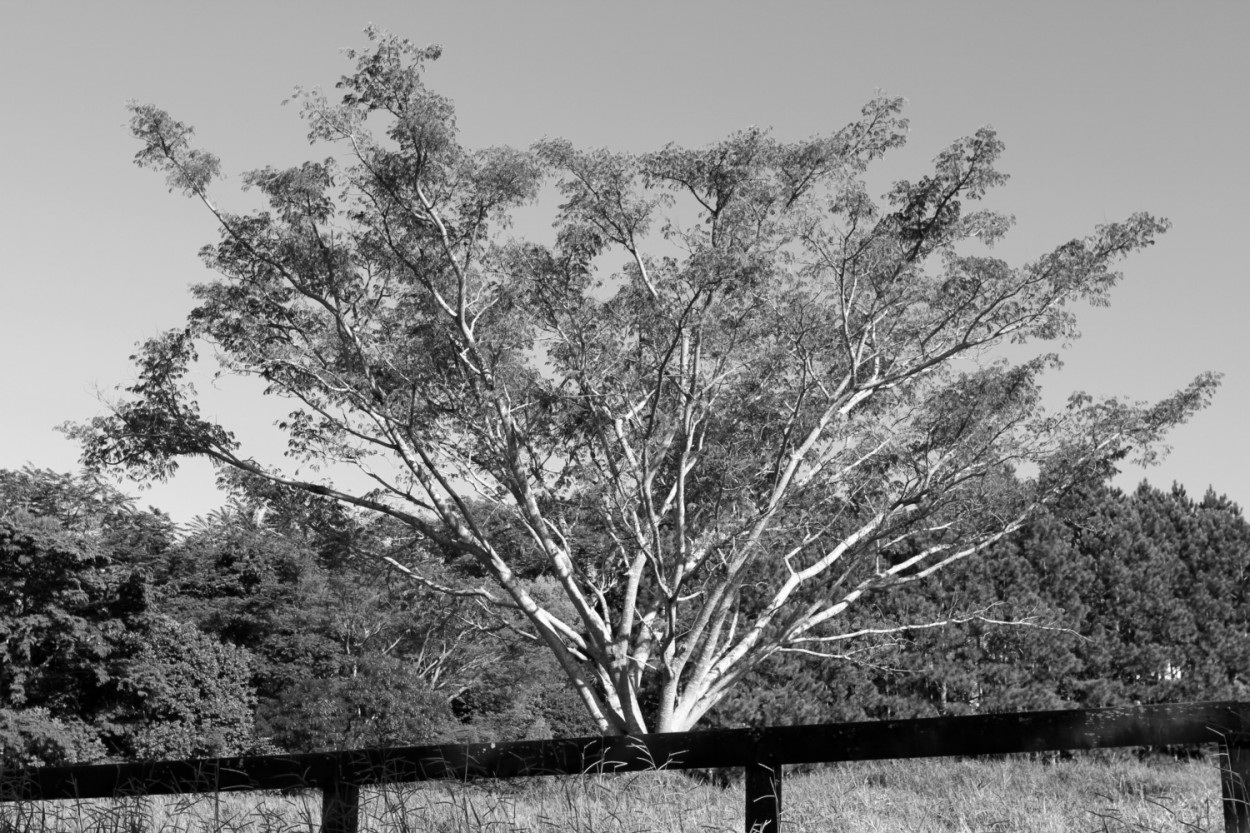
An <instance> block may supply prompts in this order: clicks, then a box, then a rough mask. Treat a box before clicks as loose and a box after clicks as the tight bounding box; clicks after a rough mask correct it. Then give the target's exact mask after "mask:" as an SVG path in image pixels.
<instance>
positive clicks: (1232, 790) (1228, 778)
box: [1220, 735, 1250, 833]
mask: <svg viewBox="0 0 1250 833" xmlns="http://www.w3.org/2000/svg"><path fill="white" fill-rule="evenodd" d="M1220 747H1221V749H1220V791H1221V792H1222V793H1223V798H1224V830H1225V831H1226V833H1250V745H1247V744H1245V743H1243V742H1242V736H1241V735H1233V736H1231V737H1230V738H1228V740H1227V741H1225V742H1222V743H1221V744H1220Z"/></svg>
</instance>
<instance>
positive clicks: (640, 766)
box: [0, 702, 1250, 833]
mask: <svg viewBox="0 0 1250 833" xmlns="http://www.w3.org/2000/svg"><path fill="white" fill-rule="evenodd" d="M1210 743H1214V744H1217V745H1219V748H1220V752H1221V756H1220V762H1221V763H1220V766H1221V785H1222V792H1223V803H1224V822H1225V829H1226V830H1227V831H1230V833H1250V803H1248V801H1250V793H1248V792H1247V784H1250V703H1243V702H1218V703H1184V704H1167V705H1152V706H1136V707H1132V708H1112V709H1080V710H1071V711H1045V712H1025V713H1019V714H989V715H974V716H968V717H939V718H925V719H919V720H885V721H871V722H862V723H835V724H819V725H811V726H774V727H768V728H760V729H717V730H710V731H702V732H678V733H670V734H655V735H641V736H637V737H588V738H568V739H554V740H542V741H521V742H517V743H479V744H455V745H440V746H409V747H392V748H386V749H360V750H350V751H342V752H323V753H309V754H298V755H265V756H254V757H235V758H206V759H197V760H183V761H144V762H138V763H122V764H97V765H91V766H69V767H45V768H41V769H32V770H13V769H10V770H0V801H43V800H49V799H64V798H112V797H119V796H134V795H172V794H181V793H204V792H218V791H234V790H292V789H306V788H314V789H319V790H321V791H322V795H323V803H322V830H323V831H326V833H355V831H356V830H357V825H358V815H359V808H358V804H359V790H360V788H361V787H367V786H373V785H380V784H394V783H404V782H413V781H429V780H440V779H454V780H469V779H477V778H514V777H521V776H536V775H557V774H574V775H576V774H586V773H615V772H631V771H640V770H650V769H706V768H713V767H739V766H740V767H744V768H745V771H746V824H745V827H746V830H747V831H748V833H750V832H751V831H756V832H757V833H777V831H778V830H779V828H778V814H779V813H780V809H781V784H782V767H783V766H785V765H787V764H803V763H825V762H834V761H856V760H875V759H884V758H924V757H938V756H943V757H944V756H978V755H995V754H1006V753H1018V752H1047V751H1063V750H1081V749H1107V748H1113V747H1122V746H1174V745H1190V744H1210Z"/></svg>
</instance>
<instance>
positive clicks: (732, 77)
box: [0, 0, 1250, 520]
mask: <svg viewBox="0 0 1250 833" xmlns="http://www.w3.org/2000/svg"><path fill="white" fill-rule="evenodd" d="M369 22H373V23H376V24H377V25H379V26H381V27H383V28H386V29H390V30H391V31H394V32H396V33H399V34H402V35H404V36H406V37H409V38H410V39H412V40H414V41H416V42H418V43H421V44H426V43H441V44H442V45H443V47H444V55H443V58H442V59H441V60H440V61H438V63H437V64H435V65H434V67H433V70H432V72H431V74H430V77H429V81H430V84H431V86H433V87H434V88H435V89H437V90H439V91H440V92H442V93H444V94H446V95H449V96H450V97H452V98H453V99H454V101H455V102H456V104H457V107H458V115H459V124H460V128H461V138H462V140H463V141H464V142H465V144H467V145H470V146H480V145H489V144H513V145H522V146H524V145H528V144H529V143H531V142H533V141H534V140H536V139H539V138H542V137H543V136H563V137H565V138H568V139H570V140H572V141H573V142H574V143H576V144H579V145H585V146H611V147H615V148H619V149H628V150H636V151H642V150H649V149H654V148H658V147H660V146H662V145H663V144H665V143H667V142H670V141H674V142H678V143H683V144H691V145H703V144H707V143H710V142H713V141H715V140H717V139H718V138H720V137H722V136H724V135H725V134H727V133H729V132H731V131H734V130H737V129H740V128H743V127H746V126H748V125H752V124H754V125H760V126H771V127H772V128H773V129H774V132H775V134H776V135H777V136H778V137H779V138H781V139H798V138H804V137H807V136H810V135H812V134H815V133H821V132H829V131H832V130H836V129H837V128H839V127H841V126H843V125H845V124H846V123H847V122H849V121H851V120H853V119H854V118H855V117H856V115H857V113H858V111H859V108H860V106H862V104H863V103H864V102H866V101H867V100H868V99H870V98H872V97H873V95H874V91H875V90H877V89H878V88H880V89H882V90H884V91H886V92H888V93H890V94H893V95H902V96H905V97H906V98H907V99H908V101H909V102H910V105H909V111H908V115H909V117H910V118H911V122H912V131H911V138H910V140H909V144H908V147H907V148H906V149H904V150H903V151H901V152H899V153H896V154H895V155H894V156H893V157H892V158H891V159H889V160H888V161H887V163H886V164H885V167H884V169H883V172H882V173H883V175H884V176H885V177H886V178H887V179H891V178H903V177H906V178H915V177H918V176H920V175H922V174H923V173H925V172H926V168H927V165H928V162H929V160H930V159H932V157H933V156H935V155H936V154H937V153H938V152H939V151H940V150H941V149H942V148H943V147H944V146H945V145H946V144H947V143H949V142H950V141H952V140H954V139H956V138H957V137H959V136H962V135H965V134H968V133H971V132H972V131H974V130H975V129H977V128H978V127H980V126H981V125H983V124H991V125H993V126H994V127H995V128H997V130H998V131H999V134H1000V136H1001V137H1002V138H1003V140H1004V141H1005V142H1006V144H1007V153H1006V155H1005V157H1004V159H1003V162H1002V168H1003V169H1004V170H1005V171H1006V172H1008V173H1010V174H1011V175H1012V180H1011V182H1009V183H1008V185H1007V186H1006V188H1004V189H1001V190H1000V191H999V192H998V193H997V195H996V196H995V197H994V198H993V203H992V204H993V205H994V207H996V208H1000V209H1002V210H1006V211H1010V212H1012V213H1014V214H1015V215H1016V216H1017V219H1018V225H1017V228H1016V229H1015V231H1014V232H1013V233H1012V235H1011V237H1010V238H1009V240H1008V243H1007V244H1005V245H1003V246H1001V247H1000V248H999V249H998V250H997V251H996V253H999V254H1002V255H1003V256H1005V257H1007V258H1008V259H1009V260H1011V261H1012V262H1015V263H1020V262H1022V261H1024V260H1027V259H1029V258H1031V257H1033V256H1036V255H1038V254H1041V253H1042V252H1044V251H1046V250H1048V249H1050V248H1052V247H1053V246H1055V245H1057V244H1059V243H1062V242H1064V241H1066V240H1068V239H1070V238H1072V237H1076V236H1080V235H1083V234H1084V233H1086V232H1088V231H1090V230H1091V229H1092V227H1093V226H1094V225H1095V224H1098V223H1102V222H1107V221H1111V220H1117V219H1121V218H1123V217H1124V216H1126V215H1127V214H1129V213H1131V212H1133V211H1136V210H1149V211H1151V212H1154V213H1158V214H1162V215H1164V216H1167V217H1169V218H1170V219H1171V220H1172V221H1173V223H1174V228H1173V230H1172V231H1171V232H1169V233H1168V234H1167V235H1166V236H1165V237H1164V238H1163V239H1162V240H1161V242H1160V243H1159V244H1158V245H1156V246H1155V247H1154V248H1153V249H1151V250H1150V251H1148V252H1146V253H1144V254H1141V255H1138V256H1136V257H1134V258H1133V259H1131V260H1129V261H1128V262H1127V263H1126V264H1125V272H1126V277H1125V281H1124V283H1123V284H1122V285H1121V286H1120V288H1119V289H1118V290H1117V291H1116V294H1115V296H1114V299H1113V302H1112V306H1111V307H1110V308H1107V309H1098V310H1092V311H1089V312H1088V313H1086V314H1084V315H1083V316H1082V329H1083V331H1084V333H1085V337H1084V338H1083V339H1082V340H1081V341H1079V342H1077V343H1076V344H1075V345H1073V347H1072V349H1070V350H1069V351H1067V353H1066V356H1065V361H1066V363H1067V366H1066V367H1065V369H1064V370H1063V371H1062V372H1060V373H1058V374H1055V375H1054V376H1053V377H1051V378H1050V379H1049V380H1048V385H1047V391H1048V395H1049V396H1050V398H1051V401H1062V400H1063V399H1064V398H1066V396H1067V394H1068V393H1070V392H1071V391H1072V390H1075V389H1083V390H1089V391H1090V392H1093V393H1095V394H1114V395H1118V396H1124V397H1127V398H1130V399H1157V398H1159V397H1162V396H1165V395H1166V394H1168V393H1169V392H1171V391H1172V390H1174V389H1175V388H1178V387H1180V386H1181V385H1183V384H1184V383H1185V382H1187V381H1188V380H1189V379H1191V378H1192V377H1193V376H1194V375H1196V374H1197V373H1199V372H1201V371H1203V370H1207V369H1213V370H1220V371H1223V372H1224V373H1225V383H1224V387H1223V389H1222V390H1221V392H1220V394H1219V395H1218V397H1217V398H1216V401H1215V404H1214V405H1213V406H1212V407H1211V408H1210V409H1209V410H1208V411H1207V412H1205V413H1203V414H1202V415H1200V416H1199V417H1198V418H1196V419H1195V420H1194V421H1193V422H1192V423H1191V424H1190V425H1188V426H1186V427H1184V428H1182V429H1180V430H1178V431H1177V432H1176V433H1175V434H1174V435H1173V439H1172V443H1171V444H1172V446H1173V449H1174V450H1173V453H1172V454H1171V456H1170V457H1169V458H1167V460H1166V461H1165V462H1164V463H1163V464H1162V465H1159V466H1157V467H1155V468H1152V469H1149V470H1147V471H1145V472H1143V471H1141V470H1139V469H1127V470H1126V471H1125V472H1124V474H1123V475H1121V478H1120V480H1119V481H1118V482H1119V483H1120V484H1121V485H1123V486H1125V487H1129V488H1131V487H1132V486H1134V485H1135V484H1136V483H1138V482H1139V481H1140V480H1142V479H1143V477H1145V478H1147V479H1149V480H1150V481H1151V482H1152V483H1155V484H1156V485H1159V486H1163V487H1166V486H1168V485H1169V484H1171V483H1172V482H1173V481H1178V482H1180V483H1182V484H1183V485H1184V486H1185V487H1186V488H1187V489H1188V490H1189V491H1190V493H1191V494H1194V495H1196V496H1198V495H1201V493H1202V492H1203V491H1205V490H1206V488H1207V487H1208V485H1210V486H1214V488H1215V489H1216V490H1217V491H1218V492H1223V493H1226V494H1228V495H1229V497H1231V498H1232V499H1234V500H1236V501H1238V502H1239V503H1241V504H1242V506H1243V507H1244V506H1247V504H1248V503H1250V469H1248V467H1247V462H1248V461H1250V432H1247V430H1246V429H1245V428H1244V422H1245V420H1244V414H1245V412H1246V409H1247V406H1248V405H1250V368H1247V367H1246V362H1245V357H1246V356H1247V355H1248V354H1250V328H1248V327H1246V326H1245V325H1244V324H1243V321H1244V319H1245V317H1246V314H1247V312H1246V307H1247V301H1248V300H1250V290H1248V289H1247V285H1248V283H1250V280H1248V279H1250V275H1247V267H1246V259H1245V255H1244V253H1243V249H1244V247H1245V244H1246V242H1247V241H1248V240H1250V233H1248V231H1247V227H1248V226H1250V209H1248V208H1247V205H1248V197H1250V161H1248V159H1247V152H1246V147H1247V145H1246V140H1247V136H1248V135H1250V115H1248V112H1250V110H1248V108H1247V104H1250V101H1248V100H1247V99H1248V96H1247V93H1246V86H1247V82H1248V81H1250V50H1247V49H1246V48H1245V46H1244V40H1245V38H1246V36H1247V34H1250V3H1247V2H1245V0H1227V1H1226V2H1225V1H1224V0H1204V1H1203V2H1199V3H1182V2H1176V3H1162V2H1151V0H1132V2H1107V1H1106V0H1099V2H1089V0H1081V2H1045V3H1025V2H869V0H863V1H862V2H851V0H843V1H842V2H833V0H822V1H821V2H815V1H814V0H813V2H802V3H801V2H790V3H787V2H773V3H745V2H724V1H722V2H680V3H659V2H634V3H628V4H626V3H574V2H543V1H542V0H538V1H537V2H524V3H521V2H508V3H504V2H497V3H486V2H422V1H421V0H393V1H391V2H354V3H329V2H310V0H301V1H300V2H263V3H262V2H255V0H249V2H226V1H223V0H214V2H212V3H199V4H192V3H158V2H144V3H138V2H119V1H118V0H112V2H108V3H101V2H86V0H83V2H59V1H58V0H42V2H17V0H0V77H2V78H3V79H4V80H5V85H6V95H5V97H4V105H3V110H4V115H3V121H2V122H0V124H2V127H3V129H0V467H3V468H15V467H20V466H22V465H25V464H27V463H29V464H32V465H35V466H40V467H45V468H51V469H56V470H61V471H69V470H72V469H74V468H76V460H77V449H76V448H75V447H74V446H73V445H72V444H71V443H70V442H69V441H68V440H66V439H64V438H63V437H61V436H60V435H59V434H58V433H56V432H55V430H54V426H56V425H57V424H59V423H61V422H64V421H66V420H83V419H86V418H89V417H91V416H93V415H94V414H97V413H101V412H103V409H104V406H103V405H102V404H101V401H100V397H101V395H103V396H104V397H105V398H107V397H108V396H110V395H113V388H114V386H116V385H118V384H125V383H126V382H128V381H129V380H130V379H131V377H132V370H131V367H130V365H129V362H128V361H127V356H128V355H129V354H130V353H131V352H133V349H134V345H135V344H136V342H138V341H140V340H142V339H145V338H147V337H149V336H152V335H154V334H156V333H157V332H160V331H161V330H164V329H167V328H170V327H174V326H178V325H179V324H180V323H181V321H182V319H183V317H184V316H185V314H186V313H187V311H188V310H189V309H190V308H191V306H192V303H191V298H190V296H189V294H188V292H187V287H188V286H189V285H190V284H192V283H196V282H199V281H203V280H206V279H208V278H209V277H210V275H208V274H207V273H206V272H205V271H204V269H203V267H202V266H201V264H200V262H199V260H198V259H197V257H196V251H197V250H198V249H199V247H200V246H201V245H203V244H204V243H207V242H211V241H212V240H213V239H214V238H215V233H216V232H215V229H214V227H213V225H212V221H211V218H210V217H209V216H208V215H207V213H206V212H204V211H203V210H202V209H201V208H200V207H199V206H197V205H195V204H193V203H192V202H190V201H188V200H186V199H184V198H182V197H179V196H175V195H170V194H168V193H166V191H165V186H164V183H163V178H162V177H161V176H159V175H157V174H154V173H152V172H150V171H141V170H139V169H138V168H136V167H134V166H133V165H132V164H131V161H130V160H131V157H132V155H133V153H134V152H135V150H136V149H137V147H136V145H135V143H134V142H133V140H132V139H131V138H130V137H129V135H128V133H127V131H126V129H125V125H126V121H127V115H126V112H125V103H126V102H127V101H128V100H130V99H135V100H138V101H140V102H152V103H156V104H158V105H160V106H162V107H164V108H165V109H168V110H169V111H170V112H171V113H172V114H173V115H174V116H175V117H176V118H178V119H180V120H182V121H185V122H189V123H191V124H193V125H195V126H196V128H197V136H198V138H199V142H200V144H201V145H202V146H203V147H205V148H207V149H209V150H212V151H213V152H215V153H217V154H218V155H219V156H221V157H222V160H223V165H224V168H225V170H226V172H227V173H232V174H235V175H237V174H238V173H239V172H241V171H245V170H249V169H251V168H255V167H261V166H264V165H268V164H272V165H290V164H295V163H298V162H300V161H302V160H303V159H305V158H309V157H312V158H319V156H324V155H326V154H327V151H326V150H324V149H317V148H312V149H310V148H309V147H308V146H307V145H306V143H305V142H304V139H303V137H304V129H303V126H302V124H301V122H300V121H299V120H298V118H297V113H296V111H295V109H294V108H292V107H282V106H280V103H281V102H282V101H283V100H284V99H285V98H287V97H288V96H289V95H290V93H291V91H292V89H293V88H294V87H295V86H296V85H297V84H299V85H304V86H316V85H323V86H326V87H329V86H330V85H332V84H333V82H334V81H335V80H337V78H338V77H339V75H341V74H342V73H344V72H345V71H347V69H348V63H347V62H346V61H345V60H344V59H343V57H342V56H341V55H340V54H339V51H338V50H339V49H340V48H342V47H350V46H356V47H362V46H364V45H365V38H364V36H363V35H362V34H361V29H362V28H363V27H364V25H365V24H366V23H369ZM232 181H233V182H234V183H235V184H237V178H235V179H233V180H232ZM883 181H885V180H883ZM217 196H218V199H219V201H220V202H222V203H223V204H224V206H225V207H227V208H230V207H232V206H233V207H239V206H243V205H247V204H248V203H247V202H246V201H245V199H244V198H240V197H239V196H238V194H237V192H236V191H232V190H230V188H229V183H226V184H225V185H224V186H219V187H218V190H217ZM543 230H544V229H543V226H542V225H540V226H538V227H537V229H536V231H537V233H542V232H543ZM201 387H202V388H208V389H209V390H208V391H207V392H208V393H211V394H213V395H212V396H206V397H205V398H206V400H207V401H206V403H205V404H206V413H218V414H220V415H221V417H222V419H223V421H225V422H227V423H230V422H233V421H235V420H238V421H240V422H241V423H242V424H243V427H244V429H245V430H244V431H242V432H241V433H242V435H243V436H244V437H245V438H246V437H247V436H249V434H248V432H249V431H257V432H260V431H261V430H262V428H261V426H263V424H265V422H266V421H267V419H268V417H267V416H266V415H267V414H270V413H272V409H269V410H266V407H258V406H257V404H256V402H255V398H254V397H253V395H252V394H253V393H254V391H252V390H251V389H248V388H246V387H241V386H238V385H230V384H224V385H222V386H221V390H219V391H213V390H211V387H212V386H211V384H208V383H205V384H203V385H201ZM142 500H143V502H144V503H151V504H154V505H157V506H159V507H161V508H163V509H165V510H167V511H169V512H170V513H171V514H173V515H174V517H175V518H176V519H178V520H188V519H190V518H191V517H193V516H195V515H197V514H201V513H204V512H207V511H209V510H211V509H212V508H213V507H214V506H215V505H216V504H217V502H218V496H217V495H216V493H215V492H214V490H213V485H212V474H211V471H210V470H209V469H208V467H207V466H190V467H186V468H185V470H184V473H183V474H180V475H179V476H178V477H177V478H176V479H175V481H174V482H173V483H172V484H170V485H169V486H164V487H157V488H154V489H152V490H151V491H149V492H147V493H145V494H144V495H143V497H142Z"/></svg>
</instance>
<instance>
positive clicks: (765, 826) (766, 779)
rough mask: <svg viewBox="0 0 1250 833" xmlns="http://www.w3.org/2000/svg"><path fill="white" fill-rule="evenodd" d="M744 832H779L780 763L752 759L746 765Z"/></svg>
mask: <svg viewBox="0 0 1250 833" xmlns="http://www.w3.org/2000/svg"><path fill="white" fill-rule="evenodd" d="M746 793H747V813H746V833H780V830H781V822H780V818H779V817H780V815H781V764H779V763H777V762H776V761H774V760H763V761H754V762H752V763H749V764H747V767H746Z"/></svg>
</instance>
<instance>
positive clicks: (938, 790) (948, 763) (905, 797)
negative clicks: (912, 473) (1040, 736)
mask: <svg viewBox="0 0 1250 833" xmlns="http://www.w3.org/2000/svg"><path fill="white" fill-rule="evenodd" d="M1219 789H1220V785H1219V772H1218V770H1217V767H1216V765H1215V763H1214V761H1213V760H1212V759H1208V760H1206V761H1197V762H1173V761H1171V760H1162V759H1160V760H1150V761H1140V760H1137V759H1136V758H1133V757H1131V756H1129V755H1127V754H1117V755H1105V756H1093V757H1091V756H1085V757H1079V758H1077V759H1075V760H1070V761H1062V762H1059V763H1056V764H1053V765H1047V764H1044V763H1042V762H1038V761H1030V760H1028V759H1027V758H1009V759H1006V760H994V761H990V760H955V759H936V760H923V761H882V762H864V763H855V764H842V765H837V766H830V767H827V768H822V769H819V770H817V771H812V772H805V773H797V774H789V775H787V777H786V781H785V794H784V810H783V818H782V833H806V832H807V831H811V833H825V831H838V833H857V831H862V833H887V831H888V832H889V833H894V831H900V833H901V832H902V831H907V832H908V833H947V832H948V831H949V832H950V833H963V832H964V831H995V833H1008V831H1011V832H1012V833H1015V832H1016V831H1018V832H1019V833H1072V832H1073V831H1089V832H1090V833H1107V831H1114V833H1121V831H1187V832H1188V831H1219V830H1222V829H1223V818H1222V815H1221V809H1220V800H1219V795H1220V794H1219ZM362 799H363V806H362V824H361V830H362V831H378V832H379V833H381V831H399V832H400V833H408V831H428V832H429V833H469V831H488V832H489V833H523V832H524V833H557V831H559V833H564V832H565V831H572V833H645V831H656V832H657V833H660V831H663V833H704V831H709V832H710V831H734V833H736V831H740V830H741V829H742V823H743V821H742V820H743V793H742V787H741V784H736V785H734V786H732V787H730V788H729V789H720V788H718V787H715V786H711V785H706V784H696V783H694V782H692V781H691V779H689V778H687V777H685V776H683V775H681V774H678V773H673V772H652V773H642V774H633V775H620V776H585V777H560V778H536V779H529V780H525V781H502V782H489V783H476V784H456V783H451V784H449V783H433V784H425V785H421V786H400V787H394V788H388V789H381V790H374V791H370V792H367V793H365V795H364V796H362ZM319 822H320V798H319V795H318V794H316V793H310V794H307V795H301V796H285V797H284V796H279V795H260V794H255V793H250V794H219V795H199V796H187V797H184V798H182V799H177V798H149V799H128V800H122V801H114V802H108V801H80V802H45V803H40V804H22V805H0V833H19V831H21V832H22V833H24V832H25V831H31V832H32V833H33V832H34V831H57V832H58V833H61V831H64V833H234V832H235V831H255V833H295V831H301V832H307V833H312V831H316V830H317V829H318V826H319Z"/></svg>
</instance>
